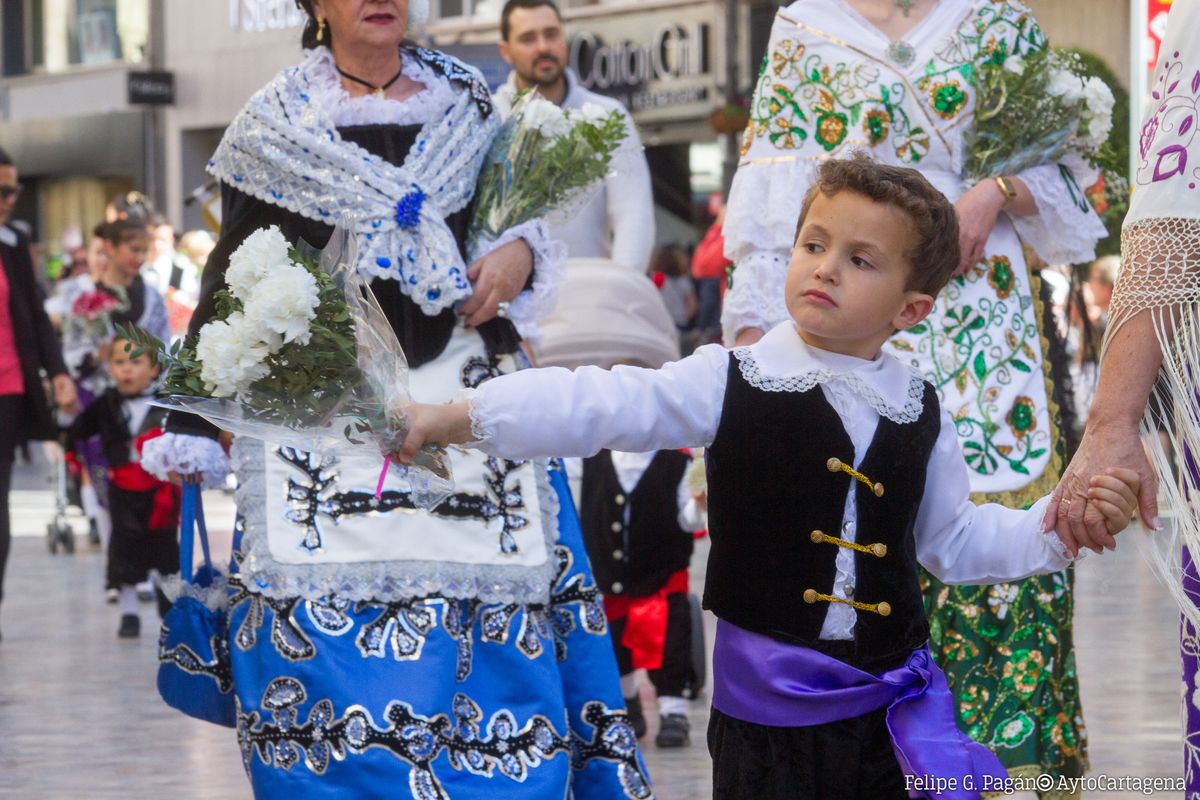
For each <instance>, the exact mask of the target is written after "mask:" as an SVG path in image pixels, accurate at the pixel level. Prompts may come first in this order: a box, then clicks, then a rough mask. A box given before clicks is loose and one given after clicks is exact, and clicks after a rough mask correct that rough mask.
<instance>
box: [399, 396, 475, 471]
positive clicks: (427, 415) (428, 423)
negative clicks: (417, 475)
mask: <svg viewBox="0 0 1200 800" xmlns="http://www.w3.org/2000/svg"><path fill="white" fill-rule="evenodd" d="M405 414H406V415H407V416H408V436H406V437H405V438H404V444H403V445H401V447H400V452H399V454H398V455H399V458H400V463H401V464H404V465H405V466H409V467H411V466H412V463H413V459H415V458H416V457H417V453H419V452H420V451H421V448H422V447H424V446H425V445H427V444H439V445H448V444H462V443H463V442H469V441H471V440H472V439H473V438H474V437H473V436H472V435H471V414H470V410H469V405H468V403H467V402H466V401H460V402H457V403H449V404H447V405H431V404H429V403H413V404H412V405H410V406H409V407H408V408H407V409H405Z"/></svg>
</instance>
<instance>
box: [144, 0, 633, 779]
mask: <svg viewBox="0 0 1200 800" xmlns="http://www.w3.org/2000/svg"><path fill="white" fill-rule="evenodd" d="M300 6H301V7H302V8H303V9H304V11H305V12H307V14H308V15H309V21H308V25H307V27H306V29H305V32H304V45H305V47H306V49H307V54H306V55H305V58H304V60H303V61H302V62H301V63H300V65H299V66H298V67H294V68H290V69H287V70H284V71H283V72H281V73H280V74H279V75H278V76H277V77H276V78H275V79H274V80H272V82H271V83H270V84H269V85H268V86H267V87H266V88H265V89H264V90H262V91H260V92H259V93H257V94H256V95H255V96H254V97H252V98H251V99H250V101H249V102H248V103H247V105H246V107H245V108H244V109H243V110H242V112H241V113H240V114H239V116H238V118H237V119H236V120H235V121H234V123H233V124H232V125H231V126H230V128H229V130H228V131H227V132H226V135H225V137H224V139H223V140H222V143H221V146H220V147H219V148H218V151H217V153H216V154H215V155H214V156H213V159H212V161H211V162H210V165H209V168H210V171H211V172H212V173H213V174H214V175H216V176H217V177H218V178H220V180H221V181H222V190H223V196H222V200H223V212H224V215H223V230H222V236H221V241H220V242H219V244H218V245H217V248H216V250H215V251H214V252H213V254H212V256H211V257H210V258H209V261H208V266H207V267H206V269H205V271H204V286H203V290H202V299H201V303H200V306H199V308H198V309H197V312H196V315H195V317H194V319H193V322H192V332H193V333H195V332H196V331H197V330H198V328H199V326H201V325H203V324H204V323H205V321H206V320H207V319H208V318H209V317H211V315H212V313H213V295H214V293H215V292H216V291H218V290H219V289H221V288H223V286H224V284H225V277H224V275H225V270H226V268H227V266H228V262H229V257H230V254H231V253H232V252H233V251H234V250H235V249H236V248H237V247H238V246H239V245H240V244H241V242H242V241H243V240H244V239H245V238H246V237H247V236H248V235H249V234H250V233H252V232H253V231H255V230H257V229H259V228H262V227H265V226H268V225H278V226H279V227H280V229H281V230H282V232H283V234H284V236H285V237H287V238H288V239H289V240H291V241H298V240H304V241H306V242H308V243H310V244H312V245H314V246H317V247H321V246H324V245H325V244H326V242H327V240H328V239H329V238H330V235H331V233H332V227H331V225H332V224H333V223H334V222H337V221H343V222H344V223H345V224H347V225H348V226H349V227H350V229H351V230H352V232H353V234H354V237H355V243H356V245H357V248H358V268H359V270H360V272H362V273H363V274H366V275H369V276H371V277H372V278H373V281H372V288H373V290H374V292H375V294H376V296H377V297H378V299H379V301H380V303H381V305H382V307H383V309H384V311H385V313H386V314H387V316H388V318H389V320H390V321H391V322H392V325H393V327H394V329H395V330H396V333H397V336H398V338H399V340H400V342H401V344H402V345H403V347H404V349H405V352H406V354H407V356H408V359H409V362H410V366H412V367H413V372H412V376H411V384H412V391H413V393H414V395H415V396H416V397H418V398H423V399H428V400H431V401H433V400H435V398H436V400H446V399H450V398H451V397H453V396H454V395H455V394H456V393H457V392H458V391H461V390H462V389H463V388H464V387H469V386H475V385H477V384H478V383H480V382H481V381H483V380H486V379H487V378H489V377H491V376H493V375H496V374H499V373H501V372H505V371H509V370H511V369H514V368H516V367H517V366H518V364H519V363H520V362H521V359H522V358H523V356H522V355H521V353H520V349H519V334H518V330H519V329H520V328H521V325H522V323H523V321H524V320H525V319H534V318H536V317H537V316H538V315H539V314H541V313H544V312H545V311H546V310H548V309H547V308H546V307H545V306H546V303H547V301H548V300H549V299H550V298H551V296H552V294H553V292H552V289H553V284H554V282H555V280H556V269H557V268H558V267H557V261H558V260H559V259H560V254H559V253H558V252H557V251H556V248H555V246H554V245H553V244H552V243H551V242H550V241H549V240H548V239H547V237H546V236H545V233H544V231H543V229H542V227H541V225H540V223H534V224H529V225H525V226H522V227H521V229H518V230H512V231H509V232H507V233H506V234H505V235H504V236H502V237H501V238H500V239H499V240H498V241H497V242H496V243H494V244H493V245H491V247H490V251H489V252H486V253H482V254H480V253H472V254H468V253H466V252H465V242H466V234H467V224H468V222H469V219H470V208H471V207H470V201H471V197H472V195H473V193H474V188H475V183H476V179H477V175H478V171H479V168H480V164H481V163H482V159H483V156H484V153H485V152H486V150H487V148H488V145H489V144H490V141H491V138H492V136H493V135H494V134H495V132H496V130H497V128H498V126H499V124H500V123H499V115H498V114H497V113H495V112H494V111H493V110H492V106H491V100H490V97H489V95H488V91H487V88H486V86H485V85H484V84H483V82H482V80H481V78H480V77H479V74H478V73H477V72H476V71H475V70H474V69H472V68H470V67H467V66H465V65H463V64H461V63H459V62H457V61H455V60H454V59H452V58H449V57H447V56H445V55H443V54H441V53H438V52H435V51H429V50H425V49H422V48H418V47H415V46H412V45H409V44H407V43H405V41H404V36H405V32H406V30H407V28H408V24H409V18H410V16H416V17H417V18H418V19H419V18H420V16H421V13H420V12H418V13H417V14H415V15H412V14H410V13H409V12H410V9H409V5H408V3H407V2H406V0H302V2H300ZM472 259H473V261H472ZM468 264H469V265H470V266H468ZM464 322H465V325H464ZM514 323H516V326H515V327H514ZM525 332H526V333H528V332H529V329H528V328H527V329H525ZM169 429H170V433H169V434H168V435H166V436H164V437H161V438H162V439H164V440H165V441H164V442H163V443H162V444H161V445H159V446H158V448H157V449H156V450H155V451H154V452H152V453H150V454H149V456H148V460H149V461H150V462H151V463H153V464H156V465H157V467H158V469H159V470H160V471H163V472H165V471H168V470H171V471H175V472H180V473H187V474H190V475H192V476H193V478H195V477H197V473H201V474H203V473H209V474H211V473H214V472H219V469H218V467H219V465H220V461H221V458H222V456H221V452H220V449H219V448H218V446H217V444H216V441H215V439H214V438H213V437H214V436H215V431H214V430H212V429H211V428H209V427H207V424H206V423H203V421H202V420H198V419H196V418H194V417H189V416H187V415H179V414H175V415H173V418H172V422H171V425H170V426H169ZM378 458H379V457H378V454H377V453H371V452H364V454H363V456H362V457H361V458H352V457H346V458H342V459H341V460H340V461H333V460H325V461H324V462H322V461H321V460H320V459H319V458H318V457H316V456H312V455H309V454H306V453H299V452H295V451H291V450H287V449H281V448H278V447H274V446H272V445H270V444H269V443H263V442H259V441H254V440H245V439H239V440H238V441H236V442H234V445H233V459H234V465H235V467H236V469H237V473H238V479H239V489H238V495H237V501H238V509H239V524H238V530H239V535H240V541H238V542H236V543H235V544H236V552H235V556H234V561H235V573H236V574H234V575H232V576H231V578H230V589H229V592H228V594H229V598H228V603H229V611H228V613H229V637H228V651H229V656H230V662H231V663H230V664H229V665H228V666H227V667H226V668H225V672H224V673H223V674H224V675H225V676H228V675H230V674H231V675H232V685H233V692H234V695H235V697H236V699H237V703H238V705H237V726H238V739H239V742H240V743H241V747H242V753H243V758H244V760H245V764H246V769H247V772H248V773H249V776H250V780H251V783H252V785H253V787H254V791H255V794H256V796H260V797H285V796H287V797H312V796H316V794H320V795H321V796H329V797H335V796H336V797H355V796H358V797H361V796H367V795H372V796H374V795H377V794H380V793H387V794H395V795H400V794H407V795H411V796H413V797H418V798H422V799H423V800H434V799H435V798H437V799H440V798H454V800H461V799H462V798H482V797H485V796H486V797H495V796H518V795H519V796H521V797H534V798H555V800H561V798H563V797H564V796H572V797H577V798H604V799H605V800H607V798H613V797H621V796H627V797H630V798H647V797H650V796H651V790H650V787H649V782H648V779H647V776H646V773H645V768H644V766H643V765H642V763H641V759H640V755H639V753H638V750H637V743H636V739H635V738H634V736H633V731H632V728H631V727H630V726H629V724H628V722H627V720H626V717H625V711H624V707H623V705H622V700H621V696H620V694H619V691H620V689H619V683H618V676H617V671H616V665H615V662H614V660H613V656H612V647H611V645H610V643H609V641H608V634H607V628H606V622H605V620H604V616H603V611H602V608H601V606H600V596H599V593H598V592H597V590H596V587H595V585H594V582H593V580H592V577H591V572H590V568H589V567H588V564H587V559H586V556H585V554H584V550H583V547H582V540H581V536H580V533H579V526H578V520H577V518H576V516H575V511H574V508H573V506H572V505H571V503H570V499H569V494H568V493H566V490H565V486H566V484H565V480H564V479H563V477H562V476H561V474H559V473H558V472H556V471H555V470H553V469H548V464H547V463H546V462H544V461H543V462H540V463H539V462H509V461H503V460H497V459H486V458H482V457H475V456H472V455H470V454H468V453H466V452H465V451H464V452H455V453H452V462H453V469H454V477H455V481H456V490H455V494H454V495H453V496H452V497H451V498H450V499H449V500H447V501H446V502H445V503H443V504H442V505H440V506H438V507H437V508H435V509H434V510H432V511H431V512H424V511H420V510H417V509H416V508H415V507H414V503H413V502H412V498H411V495H410V492H409V491H408V489H407V486H406V484H404V483H403V482H402V481H399V480H398V479H396V478H394V477H389V482H388V483H387V484H386V485H385V487H384V490H383V492H382V496H381V497H379V498H378V499H376V497H375V492H374V490H373V488H372V487H373V486H374V482H375V479H374V478H373V477H371V475H370V473H372V472H373V471H375V470H376V469H377V467H378ZM165 641H166V640H164V642H165ZM162 649H163V652H162V653H160V656H161V658H162V659H163V660H164V662H165V663H167V664H169V665H173V666H178V667H180V668H184V669H187V670H189V671H200V672H202V673H203V674H207V671H208V670H210V669H211V671H212V673H213V677H214V678H220V677H221V675H222V673H221V671H220V670H221V667H220V665H204V664H197V661H196V659H194V658H191V659H189V658H188V657H187V654H183V655H181V654H180V652H177V651H178V650H179V649H180V648H177V647H168V646H166V645H165V644H164V647H163V648H162ZM218 652H219V649H218ZM230 671H231V672H230ZM226 680H228V678H227V677H226ZM384 787H386V788H384Z"/></svg>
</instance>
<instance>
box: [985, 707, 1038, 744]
mask: <svg viewBox="0 0 1200 800" xmlns="http://www.w3.org/2000/svg"><path fill="white" fill-rule="evenodd" d="M1033 728H1034V725H1033V720H1032V719H1030V718H1029V715H1028V714H1026V713H1025V712H1024V711H1021V712H1019V713H1018V714H1017V715H1016V716H1015V717H1012V718H1011V719H1008V720H1005V721H1004V722H1003V723H1001V724H1000V727H999V728H997V729H996V735H995V736H993V737H992V746H993V747H1016V746H1018V745H1020V744H1021V742H1023V741H1025V740H1026V739H1028V738H1029V734H1031V733H1033Z"/></svg>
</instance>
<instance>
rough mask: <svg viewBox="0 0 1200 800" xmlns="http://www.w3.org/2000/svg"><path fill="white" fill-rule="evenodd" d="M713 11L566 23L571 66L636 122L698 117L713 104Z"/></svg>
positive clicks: (709, 7)
mask: <svg viewBox="0 0 1200 800" xmlns="http://www.w3.org/2000/svg"><path fill="white" fill-rule="evenodd" d="M714 8H715V6H712V5H704V6H694V7H691V8H688V7H685V8H683V9H678V8H675V9H664V10H662V11H659V12H647V13H634V14H623V15H621V16H620V17H614V18H611V19H605V18H596V19H587V20H582V21H580V22H578V23H575V24H572V25H570V28H571V31H570V32H571V41H570V53H569V57H570V64H571V68H572V69H573V70H574V71H575V74H576V75H577V76H578V77H579V82H580V83H581V84H583V86H585V87H586V88H588V89H591V90H592V91H594V92H597V93H599V94H603V95H608V96H610V97H613V98H616V99H617V100H620V101H621V102H622V103H623V104H624V105H625V107H626V108H628V109H629V110H630V111H631V112H632V113H633V115H634V118H635V119H637V120H638V121H639V122H655V121H667V120H671V119H689V118H699V117H703V116H705V115H707V114H708V113H709V111H711V110H712V106H713V104H714V103H715V102H716V76H715V70H714V64H713V58H712V54H713V36H714V29H715V27H716V26H715V24H714V20H713V9H714Z"/></svg>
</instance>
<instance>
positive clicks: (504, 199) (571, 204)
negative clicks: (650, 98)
mask: <svg viewBox="0 0 1200 800" xmlns="http://www.w3.org/2000/svg"><path fill="white" fill-rule="evenodd" d="M627 134H628V131H626V129H625V118H624V116H622V114H621V112H620V111H616V110H614V111H605V110H604V109H603V108H602V107H600V106H599V105H597V104H595V103H585V104H584V105H583V107H582V108H579V109H572V110H567V111H564V110H562V109H561V108H559V107H558V106H556V105H555V104H554V103H551V102H550V101H548V100H546V99H544V98H543V97H541V96H540V95H538V94H537V93H536V92H533V91H532V90H530V91H525V92H521V93H520V94H518V95H517V97H516V99H515V100H514V101H513V104H512V112H511V113H510V114H509V116H508V119H506V120H505V122H504V126H503V127H502V128H501V129H500V132H499V133H498V134H497V135H496V138H495V140H494V141H493V142H492V146H491V148H490V149H489V150H488V154H487V157H486V159H485V160H484V164H483V169H482V170H481V171H480V173H479V182H478V186H477V188H476V190H475V217H474V220H473V221H472V224H471V250H472V252H476V251H478V250H479V249H480V246H481V245H482V244H484V243H487V242H491V241H495V240H496V239H497V238H498V237H499V236H500V234H501V233H502V232H503V231H506V230H509V229H510V228H515V227H516V226H518V225H521V224H523V223H526V222H529V221H530V220H534V219H537V218H539V217H546V216H551V217H554V218H560V219H565V218H567V217H569V216H571V214H573V213H574V212H575V211H577V210H578V209H579V207H580V206H581V205H582V204H583V203H584V202H585V201H586V200H588V199H589V198H590V196H591V193H592V190H594V189H598V188H599V186H600V182H601V181H602V180H603V179H604V178H606V177H607V176H608V173H609V165H610V164H611V163H612V158H613V154H614V153H615V152H616V151H617V148H618V147H619V146H620V145H621V142H622V141H624V139H625V137H626V136H627Z"/></svg>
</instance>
